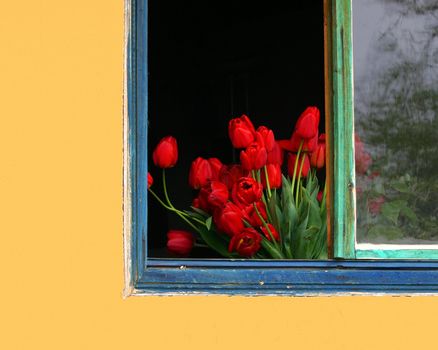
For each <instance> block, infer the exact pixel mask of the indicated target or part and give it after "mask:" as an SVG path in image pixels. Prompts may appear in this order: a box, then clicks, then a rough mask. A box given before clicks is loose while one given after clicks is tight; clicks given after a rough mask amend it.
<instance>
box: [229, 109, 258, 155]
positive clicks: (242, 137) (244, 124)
mask: <svg viewBox="0 0 438 350" xmlns="http://www.w3.org/2000/svg"><path fill="white" fill-rule="evenodd" d="M228 135H229V137H230V139H231V143H232V144H233V147H234V148H246V147H248V146H249V145H250V144H251V143H252V142H254V140H255V129H254V125H253V124H252V122H251V120H250V119H249V118H248V117H247V116H246V115H242V116H241V117H240V118H234V119H231V120H230V122H229V123H228Z"/></svg>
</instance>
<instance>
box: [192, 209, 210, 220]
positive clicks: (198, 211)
mask: <svg viewBox="0 0 438 350" xmlns="http://www.w3.org/2000/svg"><path fill="white" fill-rule="evenodd" d="M190 208H192V209H193V211H195V212H196V213H198V214H200V215H202V216H203V217H204V218H206V217H209V216H210V215H209V214H208V213H206V212H205V211H203V210H202V209H199V208H196V207H190Z"/></svg>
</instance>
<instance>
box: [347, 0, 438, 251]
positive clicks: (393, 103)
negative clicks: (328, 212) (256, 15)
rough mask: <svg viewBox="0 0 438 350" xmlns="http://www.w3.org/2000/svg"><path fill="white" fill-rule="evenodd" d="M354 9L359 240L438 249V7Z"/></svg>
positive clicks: (412, 4)
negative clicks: (417, 245) (421, 245)
mask: <svg viewBox="0 0 438 350" xmlns="http://www.w3.org/2000/svg"><path fill="white" fill-rule="evenodd" d="M352 4H353V33H354V34H353V43H354V52H353V54H354V84H355V88H354V113H355V138H356V151H355V153H356V154H355V155H356V182H357V240H358V242H360V243H386V244H392V243H394V244H438V221H437V220H438V219H437V216H438V146H437V145H438V119H437V111H438V3H437V1H436V0H423V1H414V0H353V1H352Z"/></svg>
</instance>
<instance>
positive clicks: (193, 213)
mask: <svg viewBox="0 0 438 350" xmlns="http://www.w3.org/2000/svg"><path fill="white" fill-rule="evenodd" d="M184 213H186V214H188V215H190V216H192V217H194V218H197V219H199V220H202V221H204V220H205V218H206V216H202V215H201V214H199V213H196V212H194V211H190V210H184ZM207 215H208V214H207Z"/></svg>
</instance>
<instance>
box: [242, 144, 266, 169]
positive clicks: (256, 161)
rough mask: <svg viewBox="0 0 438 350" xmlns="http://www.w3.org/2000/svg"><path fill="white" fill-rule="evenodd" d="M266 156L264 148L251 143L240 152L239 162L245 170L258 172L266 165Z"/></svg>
mask: <svg viewBox="0 0 438 350" xmlns="http://www.w3.org/2000/svg"><path fill="white" fill-rule="evenodd" d="M267 160H268V154H267V152H266V148H265V147H263V146H261V145H260V143H258V142H253V143H251V144H250V145H249V146H248V147H247V148H246V149H245V150H244V151H241V152H240V162H241V163H242V167H243V169H245V170H258V169H260V168H262V167H264V166H265V165H266V161H267Z"/></svg>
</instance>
